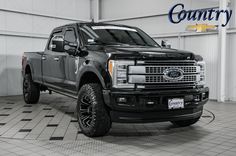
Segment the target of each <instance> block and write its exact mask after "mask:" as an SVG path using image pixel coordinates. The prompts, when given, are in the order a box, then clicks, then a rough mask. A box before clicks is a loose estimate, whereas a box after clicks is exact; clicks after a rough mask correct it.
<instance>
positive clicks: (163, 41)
mask: <svg viewBox="0 0 236 156" xmlns="http://www.w3.org/2000/svg"><path fill="white" fill-rule="evenodd" d="M161 46H162V47H164V48H167V49H171V44H170V43H169V42H168V41H167V40H162V41H161Z"/></svg>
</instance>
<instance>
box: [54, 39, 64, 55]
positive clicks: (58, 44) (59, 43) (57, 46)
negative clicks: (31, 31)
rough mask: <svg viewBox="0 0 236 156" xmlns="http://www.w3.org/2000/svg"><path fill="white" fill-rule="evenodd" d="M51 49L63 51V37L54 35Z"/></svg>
mask: <svg viewBox="0 0 236 156" xmlns="http://www.w3.org/2000/svg"><path fill="white" fill-rule="evenodd" d="M51 49H52V51H56V52H63V51H64V37H63V36H55V37H54V38H53V39H52V44H51Z"/></svg>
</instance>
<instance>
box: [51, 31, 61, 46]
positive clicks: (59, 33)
mask: <svg viewBox="0 0 236 156" xmlns="http://www.w3.org/2000/svg"><path fill="white" fill-rule="evenodd" d="M59 35H62V31H59V32H55V33H53V34H52V35H51V37H50V42H49V44H48V50H52V39H53V38H54V37H55V36H59Z"/></svg>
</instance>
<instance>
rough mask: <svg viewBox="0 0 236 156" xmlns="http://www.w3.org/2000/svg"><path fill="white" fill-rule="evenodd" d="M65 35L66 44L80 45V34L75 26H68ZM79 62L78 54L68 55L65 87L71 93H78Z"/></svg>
mask: <svg viewBox="0 0 236 156" xmlns="http://www.w3.org/2000/svg"><path fill="white" fill-rule="evenodd" d="M64 36H65V38H64V40H65V43H66V44H73V45H77V46H79V41H78V35H77V33H76V28H75V27H72V26H69V27H67V28H66V30H65V35H64ZM78 63H79V57H78V56H73V55H67V57H66V59H65V83H64V86H63V87H64V88H65V89H66V90H67V91H69V92H71V93H76V71H77V69H78Z"/></svg>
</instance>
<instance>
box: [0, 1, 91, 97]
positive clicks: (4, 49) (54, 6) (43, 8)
mask: <svg viewBox="0 0 236 156" xmlns="http://www.w3.org/2000/svg"><path fill="white" fill-rule="evenodd" d="M75 21H90V1H89V0H0V96H5V95H17V94H21V93H22V89H21V57H22V54H23V52H24V51H41V50H44V47H45V45H46V41H47V37H48V36H49V34H50V32H51V30H52V29H53V28H55V27H56V26H60V25H63V24H68V23H72V22H75Z"/></svg>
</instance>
